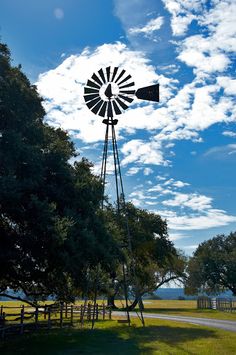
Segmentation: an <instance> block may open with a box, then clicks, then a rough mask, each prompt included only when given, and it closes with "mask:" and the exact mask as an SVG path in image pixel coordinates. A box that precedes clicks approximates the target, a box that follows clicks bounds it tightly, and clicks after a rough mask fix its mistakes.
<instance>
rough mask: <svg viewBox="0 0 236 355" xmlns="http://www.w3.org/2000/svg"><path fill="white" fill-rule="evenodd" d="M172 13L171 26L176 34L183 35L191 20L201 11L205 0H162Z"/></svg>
mask: <svg viewBox="0 0 236 355" xmlns="http://www.w3.org/2000/svg"><path fill="white" fill-rule="evenodd" d="M162 2H163V3H164V5H165V7H166V9H167V10H168V11H169V13H170V14H171V28H172V32H173V35H174V36H182V35H184V34H185V33H186V31H187V30H188V26H189V25H190V24H191V22H192V21H193V20H194V19H196V18H197V14H198V13H199V12H201V10H202V6H203V4H204V3H205V2H206V1H205V0H194V1H192V0H162Z"/></svg>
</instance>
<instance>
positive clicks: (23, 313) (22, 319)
mask: <svg viewBox="0 0 236 355" xmlns="http://www.w3.org/2000/svg"><path fill="white" fill-rule="evenodd" d="M24 316H25V307H24V305H22V308H21V311H20V334H23V333H24Z"/></svg>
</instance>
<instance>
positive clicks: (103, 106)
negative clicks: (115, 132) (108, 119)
mask: <svg viewBox="0 0 236 355" xmlns="http://www.w3.org/2000/svg"><path fill="white" fill-rule="evenodd" d="M107 105H108V102H106V101H104V102H103V105H102V108H101V110H100V111H99V113H98V114H99V116H102V117H105V114H106V108H107Z"/></svg>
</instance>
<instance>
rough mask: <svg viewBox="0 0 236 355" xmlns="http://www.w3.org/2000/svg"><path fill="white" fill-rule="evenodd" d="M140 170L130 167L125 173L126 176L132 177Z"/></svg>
mask: <svg viewBox="0 0 236 355" xmlns="http://www.w3.org/2000/svg"><path fill="white" fill-rule="evenodd" d="M140 170H141V168H138V167H134V166H133V167H132V168H130V169H129V170H128V171H127V172H126V175H128V176H132V175H135V174H137V173H138V172H139V171H140Z"/></svg>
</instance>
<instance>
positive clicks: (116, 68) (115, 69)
mask: <svg viewBox="0 0 236 355" xmlns="http://www.w3.org/2000/svg"><path fill="white" fill-rule="evenodd" d="M118 69H119V68H118V67H115V68H114V71H113V74H112V78H111V81H114V79H115V76H116V73H117V71H118Z"/></svg>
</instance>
